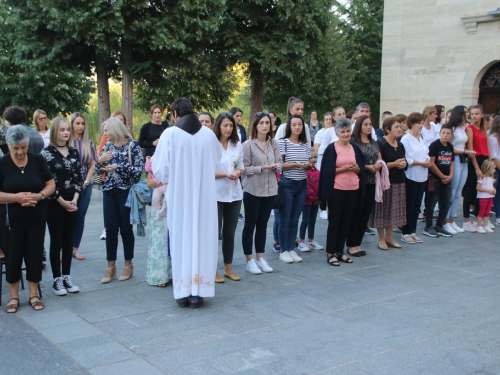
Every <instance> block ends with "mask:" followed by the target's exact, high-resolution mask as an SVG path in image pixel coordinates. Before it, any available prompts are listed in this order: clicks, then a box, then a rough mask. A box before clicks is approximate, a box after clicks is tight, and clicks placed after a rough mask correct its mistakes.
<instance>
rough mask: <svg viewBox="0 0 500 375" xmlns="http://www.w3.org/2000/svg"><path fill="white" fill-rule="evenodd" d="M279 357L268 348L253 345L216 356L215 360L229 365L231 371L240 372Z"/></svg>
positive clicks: (274, 360) (276, 359)
mask: <svg viewBox="0 0 500 375" xmlns="http://www.w3.org/2000/svg"><path fill="white" fill-rule="evenodd" d="M280 359H281V358H280V357H279V356H278V355H276V354H275V353H273V352H272V351H270V350H267V349H264V348H262V347H254V348H250V349H245V350H241V351H239V352H233V353H229V354H226V355H224V356H222V357H218V358H217V361H218V362H220V363H222V364H223V365H225V366H227V367H229V368H230V369H231V370H232V371H233V372H240V371H246V370H251V369H253V368H255V367H259V366H261V365H266V364H269V363H272V362H276V361H278V360H280Z"/></svg>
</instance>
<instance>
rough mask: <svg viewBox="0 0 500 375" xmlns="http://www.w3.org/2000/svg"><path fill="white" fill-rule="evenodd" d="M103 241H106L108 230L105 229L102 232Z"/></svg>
mask: <svg viewBox="0 0 500 375" xmlns="http://www.w3.org/2000/svg"><path fill="white" fill-rule="evenodd" d="M99 238H100V239H101V240H105V239H106V228H104V229H103V230H102V233H101V237H99Z"/></svg>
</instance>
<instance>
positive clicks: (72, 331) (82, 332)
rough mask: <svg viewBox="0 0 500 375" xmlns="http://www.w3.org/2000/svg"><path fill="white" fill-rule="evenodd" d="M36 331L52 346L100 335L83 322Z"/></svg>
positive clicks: (98, 331)
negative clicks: (50, 342) (52, 344)
mask: <svg viewBox="0 0 500 375" xmlns="http://www.w3.org/2000/svg"><path fill="white" fill-rule="evenodd" d="M38 331H39V332H40V333H41V334H42V335H44V336H45V337H47V338H48V339H49V340H50V341H52V342H53V343H54V344H61V343H64V342H67V341H73V340H78V339H83V338H86V337H91V336H100V335H102V332H101V331H100V330H98V329H96V328H94V326H92V325H91V324H89V323H87V322H84V321H77V322H72V323H67V324H61V325H58V326H52V327H47V328H41V329H39V330H38Z"/></svg>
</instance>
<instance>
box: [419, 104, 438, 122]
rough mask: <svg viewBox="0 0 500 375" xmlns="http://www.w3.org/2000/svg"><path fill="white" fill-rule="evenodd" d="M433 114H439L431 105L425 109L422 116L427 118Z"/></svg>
mask: <svg viewBox="0 0 500 375" xmlns="http://www.w3.org/2000/svg"><path fill="white" fill-rule="evenodd" d="M431 113H437V111H436V108H434V107H433V106H431V105H428V106H427V107H425V108H424V111H423V112H422V115H424V117H425V118H427V116H428V115H430V114H431ZM424 120H425V119H424Z"/></svg>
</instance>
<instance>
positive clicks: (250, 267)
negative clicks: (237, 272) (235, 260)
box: [245, 259, 262, 275]
mask: <svg viewBox="0 0 500 375" xmlns="http://www.w3.org/2000/svg"><path fill="white" fill-rule="evenodd" d="M245 269H246V270H247V271H248V272H250V273H251V274H254V275H260V274H261V273H262V271H261V270H260V268H259V267H258V266H257V263H255V259H250V260H249V261H248V262H247V266H246V267H245Z"/></svg>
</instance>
